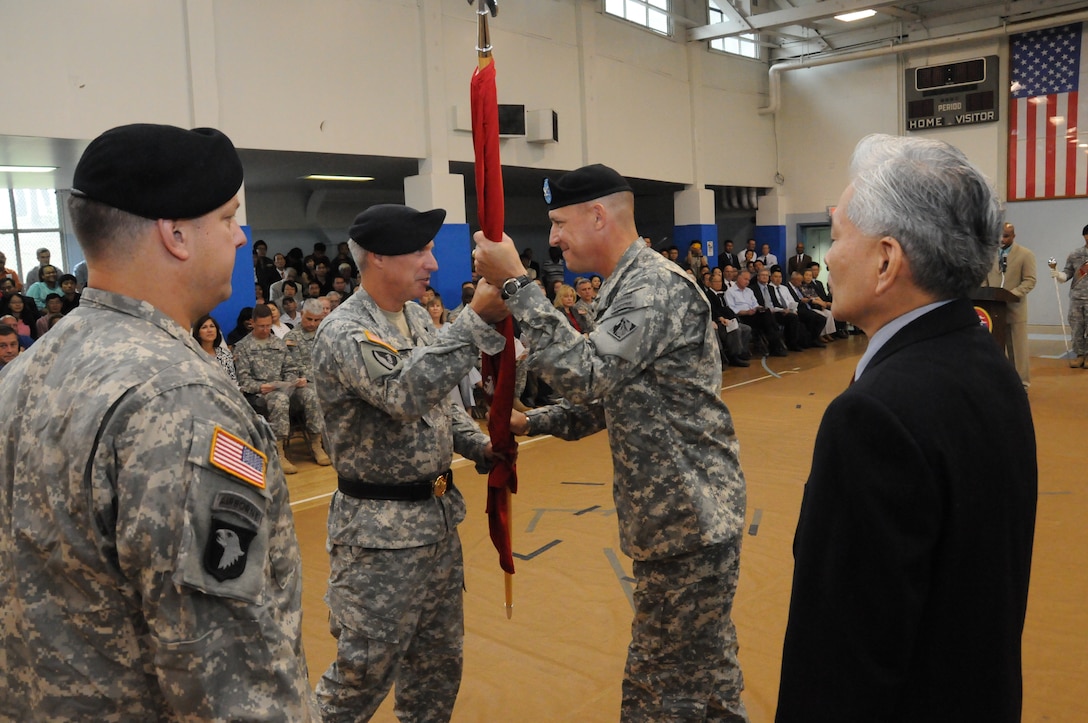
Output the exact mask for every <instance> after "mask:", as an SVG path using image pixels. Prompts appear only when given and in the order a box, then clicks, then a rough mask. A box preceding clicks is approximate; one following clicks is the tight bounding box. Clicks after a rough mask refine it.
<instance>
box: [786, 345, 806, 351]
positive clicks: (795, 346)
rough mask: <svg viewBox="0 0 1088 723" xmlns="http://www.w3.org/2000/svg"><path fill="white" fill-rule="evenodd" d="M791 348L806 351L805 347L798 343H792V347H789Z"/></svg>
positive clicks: (791, 349)
mask: <svg viewBox="0 0 1088 723" xmlns="http://www.w3.org/2000/svg"><path fill="white" fill-rule="evenodd" d="M789 350H790V351H804V350H805V348H804V347H803V346H800V345H798V344H791V345H790V347H789Z"/></svg>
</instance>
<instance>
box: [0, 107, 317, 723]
mask: <svg viewBox="0 0 1088 723" xmlns="http://www.w3.org/2000/svg"><path fill="white" fill-rule="evenodd" d="M241 182H242V165H241V162H240V161H239V159H238V156H237V153H236V152H235V150H234V146H233V145H232V144H231V143H230V141H229V140H228V139H227V138H226V136H224V135H222V134H221V133H219V132H218V131H215V130H212V129H197V130H195V131H186V130H182V129H180V128H173V127H169V126H153V125H136V126H123V127H121V128H115V129H113V130H111V131H107V132H106V133H105V134H103V135H102V136H99V138H97V139H96V140H94V141H92V142H91V144H90V145H89V146H88V148H87V150H86V152H85V153H84V154H83V157H82V158H81V160H80V162H79V164H78V165H77V167H76V171H75V178H74V182H73V185H74V188H73V190H72V194H73V197H72V199H71V200H70V202H69V208H70V211H71V216H72V220H73V225H74V228H75V231H76V235H77V237H78V238H79V241H80V244H81V245H82V247H83V251H84V254H85V255H86V258H87V263H88V266H89V268H90V273H91V279H92V280H93V284H92V286H91V287H89V288H87V289H86V290H85V291H84V292H83V296H82V299H81V302H80V306H79V308H77V309H75V310H74V311H72V312H71V313H70V314H69V315H68V316H67V317H66V318H65V320H64V323H63V324H60V325H58V326H57V327H56V328H55V329H53V330H52V331H51V332H50V333H49V335H48V337H46V338H43V339H42V340H41V341H39V342H38V343H36V344H35V345H34V346H33V348H32V349H31V350H29V351H28V352H27V353H26V354H23V355H22V356H21V357H20V358H19V359H17V360H16V361H15V362H13V363H12V364H10V365H9V366H8V368H6V369H5V370H4V372H3V375H2V376H0V408H3V409H7V410H19V413H18V414H9V415H4V418H3V419H0V449H2V452H0V489H2V490H3V492H2V495H0V497H2V499H3V500H4V502H3V503H0V597H2V598H3V601H4V602H3V605H2V606H0V639H2V640H3V648H2V651H0V701H2V703H0V709H2V710H0V718H3V719H8V718H10V719H11V720H17V721H26V720H103V721H105V720H125V721H149V720H182V719H184V720H213V719H214V720H262V721H265V720H268V721H271V720H282V721H300V720H314V719H316V717H317V710H316V706H315V701H314V699H313V695H312V693H311V692H310V687H309V681H308V675H307V670H306V660H305V656H304V653H303V647H302V633H301V615H302V613H301V603H302V601H301V584H302V578H301V561H300V558H299V549H298V542H297V540H296V538H295V533H294V523H293V520H292V517H291V509H290V506H289V501H288V495H287V488H286V485H285V483H284V478H283V473H282V471H281V470H280V468H279V464H278V463H277V461H276V457H275V455H274V454H273V450H274V448H275V445H274V440H273V437H272V434H271V432H270V430H269V429H268V425H267V424H266V423H265V422H264V421H263V420H262V419H260V418H259V417H257V415H256V414H254V413H253V411H252V410H251V409H250V408H249V405H248V404H246V401H245V399H244V398H243V397H242V395H241V393H240V392H239V391H238V390H237V388H236V387H235V386H234V384H233V383H232V382H231V381H230V380H229V379H228V378H227V377H226V375H224V374H223V372H222V370H221V369H220V368H219V366H218V363H217V362H216V360H215V359H214V358H212V357H209V356H208V355H207V354H205V353H204V352H203V351H202V350H201V348H200V346H199V345H198V344H197V341H196V340H195V339H194V338H193V337H192V335H191V334H190V333H189V327H190V325H191V323H192V322H193V320H195V319H197V318H198V317H199V316H201V315H202V314H204V313H206V312H207V311H208V310H209V309H210V307H211V306H213V305H214V304H216V303H218V302H219V301H222V300H223V299H226V298H227V297H228V296H229V295H230V290H231V287H230V280H231V273H232V267H233V263H234V258H235V252H236V249H237V248H238V247H240V246H242V245H243V244H244V243H245V236H244V235H243V234H242V231H241V230H240V228H239V226H238V223H237V221H236V220H235V218H234V214H235V212H236V210H237V208H238V205H239V201H238V199H237V198H236V194H237V191H238V188H239V186H240V185H241ZM154 219H158V220H154ZM169 219H178V220H169Z"/></svg>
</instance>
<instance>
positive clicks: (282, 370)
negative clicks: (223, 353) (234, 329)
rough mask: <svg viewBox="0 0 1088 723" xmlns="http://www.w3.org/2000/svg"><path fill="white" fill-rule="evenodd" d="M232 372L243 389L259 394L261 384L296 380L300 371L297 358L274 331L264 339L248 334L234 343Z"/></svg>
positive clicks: (249, 392)
mask: <svg viewBox="0 0 1088 723" xmlns="http://www.w3.org/2000/svg"><path fill="white" fill-rule="evenodd" d="M234 371H235V373H237V374H238V387H239V388H240V389H241V390H242V391H243V392H246V393H248V394H258V393H259V392H260V391H261V385H262V384H270V383H272V382H293V381H295V380H296V379H298V377H299V371H300V370H299V368H298V366H297V357H296V356H295V355H294V354H290V353H288V349H287V343H286V342H285V341H284V340H283V339H280V338H279V337H277V336H276V335H275V334H270V335H269V337H268V338H267V339H257V338H256V337H254V336H253V334H249V335H247V336H246V337H245V338H243V339H242V340H241V341H239V342H238V343H237V344H235V345H234Z"/></svg>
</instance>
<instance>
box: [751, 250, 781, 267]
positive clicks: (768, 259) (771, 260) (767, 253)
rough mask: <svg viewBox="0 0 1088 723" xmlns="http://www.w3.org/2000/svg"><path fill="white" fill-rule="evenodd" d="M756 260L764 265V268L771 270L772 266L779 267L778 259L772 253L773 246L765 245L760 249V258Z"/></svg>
mask: <svg viewBox="0 0 1088 723" xmlns="http://www.w3.org/2000/svg"><path fill="white" fill-rule="evenodd" d="M756 259H757V260H758V261H759V262H760V263H762V264H763V267H764V268H766V269H770V268H771V267H772V266H777V265H778V257H777V256H775V255H774V254H772V253H771V245H770V244H763V246H762V248H761V249H760V252H759V256H757V257H756Z"/></svg>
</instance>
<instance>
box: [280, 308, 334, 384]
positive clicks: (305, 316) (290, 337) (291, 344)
mask: <svg viewBox="0 0 1088 723" xmlns="http://www.w3.org/2000/svg"><path fill="white" fill-rule="evenodd" d="M327 314H328V312H326V311H325V309H324V307H323V306H321V302H320V301H318V300H317V299H306V301H304V302H302V313H301V314H300V320H299V324H298V326H296V327H295V328H294V329H292V330H291V331H290V332H288V334H287V336H285V337H284V338H283V343H284V344H286V345H287V353H288V354H289V355H290V356H291V358H292V359H293V361H294V366H295V368H296V369H298V373H299V376H300V377H301V378H303V379H314V378H315V377H314V362H313V352H314V336H315V335H316V333H317V327H318V326H320V325H321V320H322V319H324V318H325V316H326V315H327Z"/></svg>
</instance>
